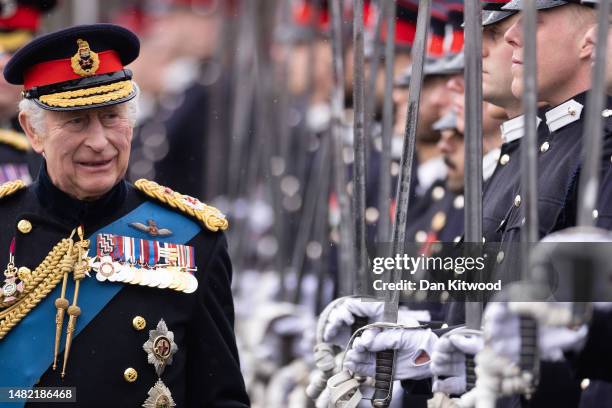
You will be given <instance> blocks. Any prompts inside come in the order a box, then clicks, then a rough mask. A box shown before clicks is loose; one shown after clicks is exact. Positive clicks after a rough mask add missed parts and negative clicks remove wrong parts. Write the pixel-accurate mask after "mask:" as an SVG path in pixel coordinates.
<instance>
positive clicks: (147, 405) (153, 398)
mask: <svg viewBox="0 0 612 408" xmlns="http://www.w3.org/2000/svg"><path fill="white" fill-rule="evenodd" d="M148 394H149V397H148V398H147V399H146V400H145V402H144V404H142V406H143V407H144V408H171V407H175V406H176V404H175V403H174V400H173V399H172V394H171V393H170V390H169V389H168V387H166V384H164V383H163V382H162V380H157V382H156V383H155V385H154V386H153V387H151V389H150V390H149V392H148Z"/></svg>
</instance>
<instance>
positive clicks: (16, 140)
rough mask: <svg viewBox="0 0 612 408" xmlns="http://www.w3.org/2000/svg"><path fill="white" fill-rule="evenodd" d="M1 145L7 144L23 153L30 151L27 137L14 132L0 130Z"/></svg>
mask: <svg viewBox="0 0 612 408" xmlns="http://www.w3.org/2000/svg"><path fill="white" fill-rule="evenodd" d="M0 143H4V144H7V145H9V146H11V147H14V148H15V149H17V150H21V151H23V152H26V151H28V150H29V149H30V142H29V141H28V138H27V137H26V135H24V134H23V133H19V132H15V131H14V130H7V129H0Z"/></svg>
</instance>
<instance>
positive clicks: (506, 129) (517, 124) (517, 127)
mask: <svg viewBox="0 0 612 408" xmlns="http://www.w3.org/2000/svg"><path fill="white" fill-rule="evenodd" d="M541 122H542V119H540V118H538V117H537V116H536V128H537V127H538V126H540V123H541ZM500 129H501V133H502V143H510V142H513V141H515V140H518V139H520V138H521V137H523V136H524V135H525V115H521V116H517V117H516V118H514V119H510V120H507V121H505V122H504V123H502V124H501V125H500Z"/></svg>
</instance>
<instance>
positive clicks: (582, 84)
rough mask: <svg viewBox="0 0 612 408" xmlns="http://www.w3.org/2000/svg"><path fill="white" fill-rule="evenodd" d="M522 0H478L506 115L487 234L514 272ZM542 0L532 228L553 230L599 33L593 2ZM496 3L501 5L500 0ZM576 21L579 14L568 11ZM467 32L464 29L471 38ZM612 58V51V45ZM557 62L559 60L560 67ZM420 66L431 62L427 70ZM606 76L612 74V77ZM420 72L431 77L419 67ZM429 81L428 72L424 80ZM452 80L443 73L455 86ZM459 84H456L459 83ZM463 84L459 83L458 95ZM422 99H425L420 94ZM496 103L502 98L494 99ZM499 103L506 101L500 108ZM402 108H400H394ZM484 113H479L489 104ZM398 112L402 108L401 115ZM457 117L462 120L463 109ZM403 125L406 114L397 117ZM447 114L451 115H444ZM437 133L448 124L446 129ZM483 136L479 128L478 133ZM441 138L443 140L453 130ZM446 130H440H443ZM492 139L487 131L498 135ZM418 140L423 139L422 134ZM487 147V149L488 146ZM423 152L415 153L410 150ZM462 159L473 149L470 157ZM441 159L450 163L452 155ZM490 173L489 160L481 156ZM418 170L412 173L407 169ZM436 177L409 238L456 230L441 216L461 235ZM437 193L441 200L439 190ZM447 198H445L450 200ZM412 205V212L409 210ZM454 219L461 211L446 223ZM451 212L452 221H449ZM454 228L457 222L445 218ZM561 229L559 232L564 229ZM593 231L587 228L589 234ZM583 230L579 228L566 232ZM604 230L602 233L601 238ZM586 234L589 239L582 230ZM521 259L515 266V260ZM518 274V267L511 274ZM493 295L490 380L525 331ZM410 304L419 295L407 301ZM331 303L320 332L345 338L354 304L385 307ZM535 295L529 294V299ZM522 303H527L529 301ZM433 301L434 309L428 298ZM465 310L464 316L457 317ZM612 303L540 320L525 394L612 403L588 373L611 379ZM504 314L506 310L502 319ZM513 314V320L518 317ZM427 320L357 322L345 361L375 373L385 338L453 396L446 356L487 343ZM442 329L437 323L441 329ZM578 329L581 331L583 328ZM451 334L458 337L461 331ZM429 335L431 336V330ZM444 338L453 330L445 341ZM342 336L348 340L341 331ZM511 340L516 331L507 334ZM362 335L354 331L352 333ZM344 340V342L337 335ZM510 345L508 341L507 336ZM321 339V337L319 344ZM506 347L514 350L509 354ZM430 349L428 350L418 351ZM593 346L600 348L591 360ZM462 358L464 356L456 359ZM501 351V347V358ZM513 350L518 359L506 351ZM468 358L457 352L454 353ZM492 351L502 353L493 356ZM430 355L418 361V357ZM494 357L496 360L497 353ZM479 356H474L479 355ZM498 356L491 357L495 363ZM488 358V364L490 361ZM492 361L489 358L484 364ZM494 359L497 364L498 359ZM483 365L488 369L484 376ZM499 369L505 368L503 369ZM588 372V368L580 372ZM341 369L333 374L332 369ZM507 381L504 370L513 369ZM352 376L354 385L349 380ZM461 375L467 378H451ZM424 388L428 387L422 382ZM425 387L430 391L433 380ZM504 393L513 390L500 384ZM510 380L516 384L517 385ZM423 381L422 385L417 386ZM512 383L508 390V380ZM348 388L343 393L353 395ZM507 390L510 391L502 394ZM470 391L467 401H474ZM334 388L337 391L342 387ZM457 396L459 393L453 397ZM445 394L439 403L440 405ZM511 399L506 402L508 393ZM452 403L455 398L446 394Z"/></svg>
mask: <svg viewBox="0 0 612 408" xmlns="http://www.w3.org/2000/svg"><path fill="white" fill-rule="evenodd" d="M523 4H524V3H523V2H522V1H521V0H514V1H512V2H511V3H510V4H508V5H505V6H504V4H499V3H489V4H485V5H484V6H485V10H486V11H485V12H484V13H483V21H482V25H483V96H484V100H485V101H487V102H489V103H490V104H492V105H494V106H493V107H492V108H491V109H493V110H495V113H494V114H493V115H494V116H495V117H497V118H502V117H503V118H504V122H503V123H502V124H501V126H500V128H501V142H499V143H498V144H497V146H495V147H499V149H498V150H496V151H495V152H494V153H493V154H492V155H490V156H489V158H491V159H492V160H493V161H494V164H495V165H493V166H492V167H491V169H492V172H491V173H489V177H487V178H486V180H485V181H484V188H483V193H484V195H483V238H484V241H485V242H487V243H492V245H493V246H494V247H495V249H496V252H495V255H496V263H497V264H498V266H497V267H496V271H497V273H500V274H504V273H509V272H510V271H511V270H512V269H513V268H516V267H517V263H516V262H517V260H518V256H517V255H518V254H517V252H515V251H516V250H517V249H518V245H516V243H518V241H519V240H520V235H521V230H522V229H523V228H524V219H523V215H522V214H523V213H522V206H523V205H524V203H523V199H522V191H521V183H520V170H521V167H520V160H519V156H520V148H521V140H522V137H523V136H524V134H525V123H524V112H523V110H522V103H521V95H522V80H523V78H522V74H523V70H522V68H523V64H522V63H523V61H522V60H521V59H522V57H523V50H524V44H525V41H528V40H526V39H524V38H523V37H522V19H521V9H522V7H523ZM536 5H537V7H538V10H540V12H539V15H540V17H538V18H539V20H538V33H537V45H538V61H537V62H538V70H539V71H538V81H537V82H538V100H539V101H540V104H539V106H540V108H539V111H538V119H537V124H536V126H537V129H538V159H537V160H538V171H539V178H538V195H539V199H538V215H539V225H538V227H539V229H538V230H539V235H540V237H541V238H542V237H545V236H547V235H550V234H552V233H554V232H556V231H561V230H564V229H566V228H568V227H572V226H574V225H576V222H577V220H576V218H577V213H576V212H577V205H578V197H579V196H580V194H581V192H580V191H579V190H578V182H579V177H580V173H581V166H582V165H583V163H582V161H581V152H582V147H583V144H584V139H583V137H584V136H583V131H584V126H585V121H584V117H585V113H586V110H587V106H586V99H587V98H586V95H587V92H588V91H589V88H590V74H591V64H592V60H591V57H592V52H593V44H594V43H595V38H594V33H595V28H596V27H595V23H596V20H595V16H596V13H595V12H594V11H593V8H592V7H591V6H588V5H584V4H571V3H568V2H564V1H556V0H555V1H537V2H536ZM502 6H504V7H503V8H502ZM576 21H579V22H580V23H579V24H576V23H575V22H576ZM468 41H469V39H468ZM608 58H612V54H610V55H608ZM561 67H562V68H561ZM424 73H425V76H427V65H426V67H425V70H424ZM610 79H611V80H612V76H611V77H610ZM425 81H427V77H426V79H425ZM424 86H426V84H425V85H424ZM453 86H456V84H453V83H452V82H451V83H449V88H450V89H451V90H452V89H453ZM460 92H463V90H461V91H460ZM461 96H463V95H461ZM421 103H422V105H425V106H428V105H427V102H423V101H422V102H421ZM495 107H497V109H496V108H495ZM605 107H606V110H605V111H604V112H603V113H602V121H603V123H604V148H603V152H602V155H601V174H602V181H601V189H600V190H601V192H600V198H599V201H598V206H597V210H596V211H595V212H594V214H593V217H594V218H596V220H597V221H596V223H597V225H598V226H600V227H602V228H605V229H608V227H609V225H608V224H609V223H608V220H609V215H608V214H609V211H610V208H609V191H610V186H609V177H610V176H609V175H610V167H611V162H612V161H611V156H610V153H612V152H611V151H610V147H609V146H610V128H609V123H608V117H609V116H610V115H609V114H608V110H607V108H609V107H610V101H609V100H607V101H606V104H605ZM500 109H501V110H502V111H501V112H500ZM400 112H401V108H400ZM455 113H456V114H459V115H460V116H461V115H463V110H462V107H461V106H459V107H458V109H456V110H455ZM485 116H486V113H485ZM404 120H405V118H404ZM460 122H462V120H460ZM397 125H398V126H399V127H400V128H401V127H402V123H397ZM440 126H442V127H441V128H439V129H440V130H443V131H444V132H446V134H447V135H448V136H446V138H448V139H450V138H453V137H456V136H457V135H458V134H460V133H459V131H458V130H456V128H461V127H462V126H463V123H460V124H459V126H448V125H447V124H444V123H440ZM447 126H448V127H447ZM443 134H444V133H443ZM485 136H486V134H485ZM448 139H447V140H448ZM443 140H444V139H443ZM495 144H496V143H494V145H495ZM445 149H447V147H445V146H444V141H443V142H442V151H443V153H445V156H446V155H447V150H446V151H445ZM417 152H418V143H417ZM485 153H486V150H485ZM417 154H418V153H417ZM466 159H468V158H466ZM446 162H447V164H449V165H451V164H453V163H452V161H451V162H450V163H449V162H448V160H446ZM483 164H484V165H485V173H487V171H486V163H483ZM413 174H414V173H413ZM450 176H451V172H450V171H449V175H448V176H447V184H448V183H450V182H451V177H450ZM440 184H441V183H440V182H437V183H435V184H434V185H433V187H432V190H431V192H430V193H429V194H428V195H430V197H433V198H434V200H433V203H426V201H425V200H422V201H417V204H416V206H417V208H418V207H419V205H422V206H424V208H425V211H424V212H420V213H419V214H420V216H419V219H418V220H417V222H415V223H414V224H412V223H409V227H408V234H407V239H408V240H416V241H420V242H427V240H433V241H452V239H453V238H454V236H455V235H454V234H451V235H450V236H449V235H445V234H444V233H445V231H444V230H443V228H444V227H451V226H452V225H458V227H455V228H458V230H459V232H458V234H457V235H461V232H462V231H463V225H462V223H463V214H462V213H460V214H458V215H452V214H453V211H452V210H451V211H444V210H443V209H442V208H443V207H444V206H445V204H444V202H445V201H446V200H447V199H448V200H449V203H450V202H454V201H456V200H454V199H450V198H453V195H452V194H449V192H448V191H446V192H444V190H442V189H440V187H441V186H440ZM436 198H437V200H436ZM449 207H450V206H449ZM410 216H411V213H410V212H409V217H410ZM454 220H460V221H461V223H458V224H453V222H454ZM449 222H450V225H449ZM451 228H452V227H451ZM561 238H562V236H561ZM591 238H592V236H591ZM566 239H570V240H572V239H573V240H579V239H580V238H577V236H573V238H572V237H571V236H570V238H566ZM608 239H609V238H608ZM587 240H588V239H587ZM514 271H516V269H514ZM516 278H517V276H513V279H514V280H516ZM499 305H500V304H493V305H492V306H491V307H490V308H488V309H487V311H486V313H485V328H484V330H485V333H486V334H487V336H488V337H487V338H486V339H487V341H491V342H492V344H495V345H497V346H496V347H497V348H496V349H495V350H496V351H497V353H498V354H497V355H495V356H493V357H492V356H491V355H489V354H487V356H486V357H485V354H486V353H482V356H481V357H480V362H481V364H482V367H484V368H482V372H483V373H485V374H484V375H483V378H489V379H490V381H498V384H509V383H508V382H504V381H505V380H507V378H503V375H501V374H499V373H493V372H491V371H487V370H491V368H490V367H494V366H495V364H498V367H500V366H499V364H506V365H508V364H512V361H514V363H518V359H517V358H518V357H517V355H516V356H515V355H513V354H512V353H511V352H510V350H509V349H504V347H507V345H511V344H518V343H516V342H519V341H520V335H519V332H518V325H517V326H516V329H511V328H508V329H505V328H504V326H500V325H496V322H507V323H505V324H507V325H509V327H513V326H512V325H513V324H515V323H511V321H512V320H511V319H515V318H516V316H517V312H516V311H515V309H513V308H514V306H513V305H510V306H507V305H505V304H501V306H499ZM410 306H411V307H412V308H414V307H415V305H412V304H411V305H410ZM330 307H331V312H330V311H327V313H324V314H323V315H322V317H321V321H320V322H319V324H320V325H322V326H323V327H326V329H325V330H324V331H325V333H326V334H327V336H323V340H324V341H326V342H332V343H335V342H337V341H340V343H343V341H344V340H345V339H346V338H345V337H343V336H341V335H340V334H339V333H343V332H344V331H346V330H349V331H350V326H351V324H352V323H353V321H354V317H351V316H366V317H368V318H369V322H370V323H373V322H376V321H378V320H380V318H381V317H382V314H381V312H382V308H381V306H380V304H377V303H375V302H374V303H371V302H359V301H357V302H355V301H352V300H345V301H340V302H337V303H336V304H334V305H332V306H330ZM529 307H530V306H529ZM529 307H527V309H529ZM538 307H540V306H538V304H535V305H534V306H533V309H530V311H529V313H534V314H535V313H537V312H536V310H537V308H538ZM555 307H557V305H554V304H553V305H551V306H550V309H544V310H550V313H554V311H555V310H557V309H555ZM446 310H447V315H446V316H443V319H444V320H445V321H446V323H448V322H452V323H457V320H456V319H454V318H455V317H457V316H456V313H453V311H452V308H451V310H450V311H448V309H446ZM432 311H433V309H432ZM459 318H460V319H461V318H463V316H460V317H459ZM609 318H610V312H609V308H607V307H606V306H605V304H600V305H597V306H596V308H595V311H594V314H593V318H592V320H591V321H590V323H589V325H588V326H582V327H581V328H580V330H573V329H570V328H561V329H559V330H560V331H554V330H553V329H549V328H548V326H547V325H546V324H543V328H542V340H541V342H540V348H541V349H542V348H544V349H545V350H548V351H545V352H542V354H543V358H542V360H543V362H542V364H541V378H540V387H539V388H538V390H537V391H536V394H535V396H534V397H533V398H532V400H531V401H532V402H531V404H532V405H531V406H542V407H547V406H559V407H562V406H567V407H576V406H578V404H581V405H580V406H585V407H586V406H606V404H607V403H609V395H610V394H609V390H608V387H609V385H608V384H607V383H605V382H600V381H595V380H603V381H609V380H610V370H609V369H608V368H606V364H605V359H606V358H607V355H608V354H609V353H608V352H607V350H604V349H603V347H604V346H603V345H604V344H606V342H608V341H609V340H610V333H609V327H610V320H609ZM504 319H505V320H504ZM517 321H518V320H515V322H517ZM500 324H501V323H500ZM425 332H427V330H414V329H412V330H393V331H391V330H389V331H386V330H381V329H368V330H366V331H365V332H364V333H362V334H361V336H362V337H364V338H366V339H364V340H363V341H356V342H355V343H353V346H352V348H351V346H350V345H349V346H348V347H349V353H348V354H347V356H346V358H345V365H344V367H345V368H347V367H348V368H349V369H350V372H351V373H357V374H358V375H366V376H370V375H372V373H373V367H374V359H373V353H374V352H377V351H381V350H385V349H395V350H396V352H397V357H396V362H397V364H398V366H396V372H395V379H396V380H411V379H420V378H422V375H423V374H422V373H421V372H419V373H418V374H417V373H415V372H413V371H411V367H414V366H415V365H420V364H429V363H427V362H426V361H428V360H430V359H433V362H431V361H430V363H431V368H432V371H433V374H435V375H436V376H439V377H436V378H437V379H436V381H435V382H434V384H433V390H434V391H438V392H442V393H446V394H451V395H453V396H455V397H456V396H457V395H459V394H463V393H465V392H466V391H467V390H466V388H465V373H463V374H462V373H461V370H464V369H463V368H449V367H456V366H453V365H452V364H449V359H450V361H465V357H463V356H465V355H466V354H475V353H476V352H478V351H479V350H480V349H481V348H482V340H480V342H481V343H480V346H478V345H477V344H476V343H478V342H476V343H474V342H473V341H472V342H470V341H469V339H468V340H465V338H466V337H465V335H464V334H461V332H453V333H456V334H453V336H450V337H446V336H443V337H440V338H439V339H438V338H437V337H436V340H435V341H429V340H428V341H427V342H425V343H424V342H423V336H424V335H425V334H424V333H425ZM437 333H438V334H439V335H441V334H442V333H443V332H437ZM585 333H588V334H586V335H585ZM457 336H458V337H457ZM428 338H429V337H428ZM449 338H450V339H451V340H450V341H449ZM555 338H556V339H560V338H565V339H566V340H567V344H565V345H564V346H563V347H559V346H558V345H557V344H555V342H554V339H555ZM342 339H344V340H342ZM512 342H515V343H512ZM357 343H359V344H358V345H357ZM336 344H338V345H340V346H343V347H344V346H345V345H346V344H339V343H336ZM510 348H512V347H510ZM319 350H320V349H319ZM559 352H561V354H563V352H565V358H564V359H561V360H559V359H558V358H554V359H550V357H549V356H550V355H551V354H555V353H559ZM504 353H509V355H505V354H504ZM423 354H425V358H424V359H422V358H423ZM596 356H599V357H600V358H601V359H602V360H601V361H600V362H598V361H597V357H596ZM457 358H459V359H460V360H456V359H457ZM503 358H508V359H507V360H504V359H503ZM514 358H516V360H513V359H514ZM461 359H463V360H461ZM496 359H497V360H496ZM424 361H425V363H424ZM500 361H501V363H500ZM477 362H478V360H477ZM492 362H494V363H492ZM487 364H489V365H487ZM487 367H489V368H487ZM500 370H501V369H500ZM487 376H488V377H487ZM500 376H501V377H500ZM585 378H589V379H590V381H589V380H585ZM344 380H345V381H347V383H346V384H339V383H335V384H334V386H336V387H338V389H340V388H343V387H346V388H344V389H350V390H351V392H355V391H356V388H354V387H353V388H351V386H353V385H352V383H349V382H348V381H349V380H348V379H344ZM339 381H340V380H339ZM508 381H510V380H508ZM349 384H350V385H349ZM457 384H463V385H462V386H461V385H457ZM404 385H405V386H406V389H410V391H409V392H411V393H415V388H414V386H413V384H408V382H406V381H404ZM429 391H431V388H430V389H429ZM429 391H427V390H426V392H429ZM496 391H497V392H498V393H499V397H500V398H501V397H502V396H503V394H504V392H503V391H502V389H501V388H500V389H498V390H496ZM506 392H507V393H508V391H506ZM514 392H517V393H518V391H516V390H515V391H514ZM417 393H418V391H417ZM509 394H512V392H509ZM350 395H351V393H350V392H348V393H346V394H344V395H343V397H346V399H349V397H350ZM506 395H507V394H506ZM470 398H471V402H470ZM479 398H480V401H481V402H482V401H483V400H482V398H484V397H483V396H482V395H481V394H474V393H472V394H468V395H467V397H466V398H464V399H462V401H461V403H460V404H466V405H458V406H473V404H474V403H475V401H478V400H479ZM339 400H342V398H340V399H339ZM430 403H431V404H433V405H430V406H446V405H444V404H453V402H451V401H450V400H449V399H448V398H447V397H444V398H443V397H442V396H440V395H438V396H436V399H434V400H432V401H431V402H430ZM454 403H455V404H456V403H458V402H454ZM499 403H500V404H503V406H512V405H513V404H518V403H520V402H519V401H518V399H517V398H516V397H515V398H512V397H509V398H502V399H501V400H500V401H499ZM436 404H442V405H436ZM508 404H509V405H508ZM448 406H455V405H448Z"/></svg>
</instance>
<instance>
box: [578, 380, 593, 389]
mask: <svg viewBox="0 0 612 408" xmlns="http://www.w3.org/2000/svg"><path fill="white" fill-rule="evenodd" d="M590 384H591V380H589V379H588V378H585V379H583V380H582V381H580V388H582V389H583V390H586V389H587V388H588V386H589V385H590Z"/></svg>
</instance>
